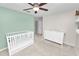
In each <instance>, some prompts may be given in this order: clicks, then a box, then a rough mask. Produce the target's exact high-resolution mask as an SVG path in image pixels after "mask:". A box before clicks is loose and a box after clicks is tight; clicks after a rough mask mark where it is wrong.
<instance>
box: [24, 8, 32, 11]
mask: <svg viewBox="0 0 79 59" xmlns="http://www.w3.org/2000/svg"><path fill="white" fill-rule="evenodd" d="M30 9H33V8H28V9H23V10H24V11H26V10H30Z"/></svg>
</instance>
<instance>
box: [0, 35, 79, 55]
mask: <svg viewBox="0 0 79 59" xmlns="http://www.w3.org/2000/svg"><path fill="white" fill-rule="evenodd" d="M78 52H79V51H78V49H77V50H75V48H73V47H71V46H67V45H59V44H56V43H54V42H50V41H47V40H44V39H43V37H42V36H36V37H35V43H34V44H33V45H32V46H30V47H28V48H25V49H23V50H22V51H20V52H18V53H16V54H15V55H14V56H75V55H79V53H78ZM0 55H1V56H7V55H8V51H7V50H5V51H2V52H0Z"/></svg>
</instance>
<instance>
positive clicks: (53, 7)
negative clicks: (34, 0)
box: [0, 3, 79, 16]
mask: <svg viewBox="0 0 79 59" xmlns="http://www.w3.org/2000/svg"><path fill="white" fill-rule="evenodd" d="M0 6H1V7H6V8H9V9H12V10H17V11H20V12H23V13H27V14H31V15H34V16H44V15H46V16H47V15H51V14H58V13H64V12H69V11H74V10H76V9H79V3H48V4H46V5H44V6H42V7H43V8H47V9H48V11H41V10H39V11H38V14H35V13H34V12H33V10H30V12H26V11H23V10H22V9H25V8H30V7H32V6H30V5H29V4H27V3H0Z"/></svg>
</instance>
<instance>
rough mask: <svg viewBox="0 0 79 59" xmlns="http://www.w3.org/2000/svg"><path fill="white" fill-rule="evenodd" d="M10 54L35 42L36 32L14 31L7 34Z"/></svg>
mask: <svg viewBox="0 0 79 59" xmlns="http://www.w3.org/2000/svg"><path fill="white" fill-rule="evenodd" d="M6 38H7V44H8V51H9V55H10V56H11V55H13V54H15V53H16V52H19V51H20V50H22V49H24V48H26V47H28V46H31V45H32V44H33V43H34V32H32V31H28V32H12V33H7V34H6Z"/></svg>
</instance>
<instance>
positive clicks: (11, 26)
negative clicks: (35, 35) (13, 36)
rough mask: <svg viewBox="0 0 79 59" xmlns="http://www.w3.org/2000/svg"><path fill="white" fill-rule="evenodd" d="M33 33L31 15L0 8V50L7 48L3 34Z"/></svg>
mask: <svg viewBox="0 0 79 59" xmlns="http://www.w3.org/2000/svg"><path fill="white" fill-rule="evenodd" d="M17 31H34V18H33V16H31V15H28V14H25V13H21V12H17V11H13V10H10V9H7V8H3V7H0V49H2V48H5V47H7V42H6V36H5V33H9V32H17Z"/></svg>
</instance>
